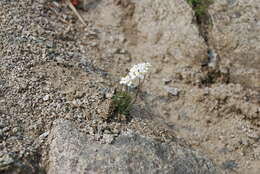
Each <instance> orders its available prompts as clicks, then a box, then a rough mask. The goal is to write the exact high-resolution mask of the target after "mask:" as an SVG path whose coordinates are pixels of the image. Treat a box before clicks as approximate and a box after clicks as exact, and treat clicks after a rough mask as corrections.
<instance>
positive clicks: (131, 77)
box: [120, 63, 152, 87]
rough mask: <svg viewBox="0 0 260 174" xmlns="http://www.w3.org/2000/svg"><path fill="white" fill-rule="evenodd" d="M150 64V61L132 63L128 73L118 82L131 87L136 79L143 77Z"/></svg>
mask: <svg viewBox="0 0 260 174" xmlns="http://www.w3.org/2000/svg"><path fill="white" fill-rule="evenodd" d="M151 66H152V65H151V64H150V63H139V64H136V65H134V66H133V67H132V68H131V69H130V71H129V73H128V75H127V76H126V77H123V78H122V79H121V81H120V84H122V85H126V86H129V87H132V86H133V83H134V81H135V80H136V79H141V80H143V79H144V77H145V74H146V73H147V72H148V70H149V68H150V67H151Z"/></svg>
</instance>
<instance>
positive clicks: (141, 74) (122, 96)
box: [113, 63, 151, 115]
mask: <svg viewBox="0 0 260 174" xmlns="http://www.w3.org/2000/svg"><path fill="white" fill-rule="evenodd" d="M150 68H151V64H150V63H139V64H136V65H134V66H133V67H132V68H131V69H130V70H129V73H128V74H127V75H126V76H125V77H122V78H121V80H120V82H119V83H120V85H122V88H121V89H120V90H119V91H116V93H115V95H114V96H113V105H114V107H115V108H114V109H115V112H116V113H117V114H123V115H128V113H129V108H130V107H131V106H132V105H133V104H134V103H135V102H136V99H137V96H138V94H139V92H140V90H141V88H142V85H143V83H144V81H145V79H146V76H147V74H148V72H149V69H150ZM131 89H136V91H135V97H134V98H133V97H132V95H131Z"/></svg>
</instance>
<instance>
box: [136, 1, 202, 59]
mask: <svg viewBox="0 0 260 174" xmlns="http://www.w3.org/2000/svg"><path fill="white" fill-rule="evenodd" d="M134 2H135V12H134V15H133V20H134V21H135V22H136V23H137V30H138V33H139V34H138V35H139V37H138V38H139V40H138V46H137V47H138V49H137V50H136V53H137V54H138V57H140V56H141V57H142V56H145V57H163V56H166V57H164V58H167V59H169V57H170V59H174V60H177V61H178V62H179V63H180V62H185V63H188V64H191V63H192V62H194V61H200V59H203V58H204V56H206V52H207V47H206V45H205V43H204V41H203V39H202V37H200V35H199V31H198V28H197V26H196V25H194V24H193V23H192V20H193V12H192V9H191V8H190V6H189V5H188V4H187V3H186V2H185V1H161V0H142V1H134ZM141 38H146V39H145V40H144V39H141ZM133 52H135V51H134V50H133Z"/></svg>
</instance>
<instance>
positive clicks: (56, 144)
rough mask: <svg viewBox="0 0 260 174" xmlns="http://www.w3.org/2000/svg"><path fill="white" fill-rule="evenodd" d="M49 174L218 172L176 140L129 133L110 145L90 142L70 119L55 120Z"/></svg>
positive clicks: (205, 160) (51, 135) (188, 173)
mask: <svg viewBox="0 0 260 174" xmlns="http://www.w3.org/2000/svg"><path fill="white" fill-rule="evenodd" d="M49 141H50V152H49V167H48V169H49V170H48V171H47V173H48V174H58V173H59V174H70V173H74V174H78V173H124V174H127V173H139V174H142V173H144V174H147V173H171V174H202V173H207V174H213V173H218V170H217V169H216V168H215V167H214V165H213V164H212V162H211V161H210V160H208V159H206V158H204V157H202V156H200V155H199V154H198V153H197V152H195V151H192V150H191V149H187V148H184V147H182V146H180V145H178V144H177V143H162V142H157V141H155V140H153V139H151V138H148V137H144V136H141V135H138V134H135V133H132V132H125V133H124V134H121V135H119V137H118V138H116V139H115V141H113V143H112V144H100V143H97V142H91V141H90V140H89V139H88V137H87V136H86V135H83V134H82V133H80V132H79V130H78V129H77V128H76V127H75V126H74V125H73V124H72V122H70V121H66V120H63V119H59V120H56V121H55V123H54V127H53V129H52V131H51V134H50V136H49Z"/></svg>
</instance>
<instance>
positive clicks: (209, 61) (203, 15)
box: [186, 0, 230, 86]
mask: <svg viewBox="0 0 260 174" xmlns="http://www.w3.org/2000/svg"><path fill="white" fill-rule="evenodd" d="M186 2H187V3H188V4H189V5H190V6H191V8H192V10H193V11H194V22H195V23H196V25H197V26H198V30H199V34H200V36H201V37H202V38H203V40H204V42H205V44H206V45H207V48H208V49H207V55H208V56H207V57H206V59H205V60H203V61H202V63H201V70H202V72H203V74H204V76H203V77H202V79H200V82H201V84H202V85H203V86H209V85H211V84H213V83H216V82H220V83H229V81H230V75H229V69H228V68H220V67H219V61H220V57H219V55H218V54H217V52H216V50H214V48H213V47H212V46H211V44H210V43H209V33H210V31H211V29H212V27H213V23H212V19H211V16H210V14H209V12H208V8H209V6H210V5H211V4H213V3H214V0H186Z"/></svg>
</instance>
